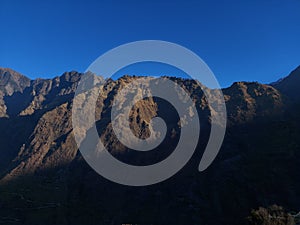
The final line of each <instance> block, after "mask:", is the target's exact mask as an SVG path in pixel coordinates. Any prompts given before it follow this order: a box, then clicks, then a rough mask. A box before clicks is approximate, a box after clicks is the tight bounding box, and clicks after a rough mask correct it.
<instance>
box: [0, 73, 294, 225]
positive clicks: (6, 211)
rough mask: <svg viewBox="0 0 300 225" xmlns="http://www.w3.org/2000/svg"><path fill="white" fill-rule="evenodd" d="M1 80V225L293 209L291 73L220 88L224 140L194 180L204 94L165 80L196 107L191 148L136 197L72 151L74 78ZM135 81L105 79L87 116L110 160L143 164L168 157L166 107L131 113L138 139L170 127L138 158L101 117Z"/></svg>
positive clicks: (153, 103)
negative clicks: (160, 123) (152, 125)
mask: <svg viewBox="0 0 300 225" xmlns="http://www.w3.org/2000/svg"><path fill="white" fill-rule="evenodd" d="M0 74H1V86H0V96H1V98H0V99H1V105H0V112H1V114H0V129H1V136H0V146H1V148H0V222H1V223H4V224H8V223H9V224H30V225H33V224H41V223H43V224H58V225H64V224H72V225H73V224H74V225H76V224H124V223H136V224H212V225H214V224H216V225H217V224H218V225H219V224H230V225H234V224H239V225H240V224H243V223H244V222H245V220H244V219H245V218H246V216H247V215H248V214H249V213H250V211H251V209H254V208H258V207H259V206H265V207H268V206H270V205H272V204H279V205H282V206H284V207H285V208H287V209H288V210H290V211H293V210H294V211H297V210H298V211H299V210H300V197H299V196H300V178H299V176H298V172H297V171H299V169H300V157H299V156H300V149H299V146H300V141H299V140H300V138H299V137H300V126H299V125H300V123H299V121H300V118H299V116H298V115H299V112H300V109H299V108H297V107H296V105H297V103H299V101H298V100H299V99H298V97H300V93H298V92H297V91H298V90H297V89H296V88H295V87H296V86H297V84H298V85H299V84H300V81H299V68H297V69H296V70H295V71H294V72H292V73H291V74H290V75H289V76H288V77H287V78H285V79H283V80H282V81H280V82H279V83H276V84H274V85H273V86H271V85H265V84H260V83H257V82H236V83H234V84H233V85H232V86H230V87H228V88H226V89H223V93H224V98H225V102H226V107H227V114H228V127H227V132H226V136H225V140H224V143H223V146H222V148H221V151H220V153H219V155H218V157H217V159H216V161H215V162H214V163H213V164H212V165H211V167H209V168H208V169H207V170H206V171H204V172H203V173H199V172H198V170H197V168H198V164H199V160H200V158H201V155H202V153H203V151H204V148H205V146H206V144H207V140H208V135H209V132H210V116H211V112H210V107H209V106H208V104H207V99H206V97H205V96H204V94H203V91H202V88H206V87H204V86H202V85H201V84H200V85H199V84H198V83H196V82H194V81H191V80H187V79H182V78H172V77H169V79H171V80H173V81H175V82H176V83H178V84H179V85H180V86H181V87H183V88H184V89H185V90H186V91H187V92H188V93H189V94H190V96H191V97H192V99H194V101H195V103H196V108H197V110H198V113H199V115H200V126H201V135H200V142H199V144H198V147H197V149H196V152H195V154H194V155H193V157H192V159H191V160H190V162H189V163H188V164H187V165H186V166H185V167H184V168H183V169H182V170H181V171H180V172H179V173H178V174H176V175H175V176H174V177H172V178H170V179H168V180H166V181H164V182H162V183H159V184H156V185H151V186H146V187H139V188H136V187H127V186H122V185H119V184H115V183H112V182H110V181H107V180H106V179H104V178H102V177H100V176H99V175H98V174H97V173H95V172H94V171H93V170H92V169H91V168H90V167H89V166H88V165H87V163H86V162H85V161H84V160H83V158H82V156H81V154H80V152H79V151H78V148H77V145H76V143H75V140H74V136H73V128H72V121H71V109H72V105H73V97H74V92H75V89H76V87H77V84H78V82H79V80H80V78H81V77H82V74H81V73H78V72H75V71H72V72H66V73H64V74H62V75H61V76H58V77H55V78H53V79H36V80H29V79H28V78H26V77H25V76H23V75H21V74H19V73H17V72H15V71H12V70H10V69H0ZM297 74H298V75H297ZM135 79H137V77H131V76H123V77H121V78H119V79H118V80H115V81H114V80H108V81H107V82H106V84H105V86H104V87H103V91H102V92H101V94H100V95H99V97H98V99H97V103H96V110H95V112H96V115H95V117H96V120H97V129H98V133H99V135H100V138H101V140H102V141H103V142H104V144H105V145H106V146H107V147H108V149H109V151H110V152H111V154H112V155H113V156H114V157H116V158H118V159H119V160H121V161H124V162H127V163H130V164H134V165H145V164H150V163H153V162H157V161H160V160H162V159H164V158H166V157H167V156H168V155H169V154H170V153H171V152H172V150H173V149H174V147H175V146H176V144H177V141H178V136H179V134H180V128H179V127H178V121H179V119H180V118H178V116H177V115H176V112H175V111H174V108H172V106H170V104H168V103H167V102H165V101H163V100H161V99H157V98H146V99H144V100H142V101H140V102H138V103H137V104H136V105H135V106H134V107H133V109H132V111H131V114H130V118H131V119H130V120H131V129H132V131H133V133H134V134H135V135H136V136H138V137H140V138H145V137H147V136H149V134H150V133H149V132H150V131H149V128H148V124H149V121H150V119H151V118H152V117H153V116H156V115H159V116H161V117H162V118H163V119H164V120H166V121H167V124H168V125H169V127H168V130H167V136H166V139H165V140H164V141H163V143H162V144H161V145H160V146H158V147H157V149H155V150H153V151H150V152H149V153H148V152H147V153H146V154H140V153H139V154H137V153H136V152H135V151H132V150H131V149H128V148H126V147H125V146H123V145H122V143H120V142H119V141H118V140H117V138H116V136H115V134H114V132H113V130H112V126H111V121H110V113H111V108H112V102H113V99H114V98H115V96H116V94H117V93H119V91H120V90H121V89H122V88H123V87H124V86H126V85H127V84H129V83H131V82H132V81H134V80H135ZM208 91H209V92H210V93H211V94H212V95H213V93H214V91H213V90H208ZM291 93H292V94H291ZM86 97H87V96H83V98H86ZM122 101H126V99H122ZM212 110H213V109H212Z"/></svg>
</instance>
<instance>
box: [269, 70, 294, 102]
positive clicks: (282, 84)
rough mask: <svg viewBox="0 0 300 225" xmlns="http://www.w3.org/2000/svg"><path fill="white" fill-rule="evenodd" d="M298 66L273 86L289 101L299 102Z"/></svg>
mask: <svg viewBox="0 0 300 225" xmlns="http://www.w3.org/2000/svg"><path fill="white" fill-rule="evenodd" d="M299 84H300V66H298V67H297V68H296V69H295V70H293V71H292V72H291V73H290V74H289V75H288V76H287V77H285V78H283V79H282V80H280V81H279V82H277V83H275V84H273V86H274V87H275V88H276V89H278V90H279V91H280V92H281V93H283V94H285V95H286V96H288V97H289V98H290V99H291V100H295V101H299V99H300V90H299Z"/></svg>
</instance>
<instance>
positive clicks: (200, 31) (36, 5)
mask: <svg viewBox="0 0 300 225" xmlns="http://www.w3.org/2000/svg"><path fill="white" fill-rule="evenodd" d="M0 25H1V34H0V66H1V67H10V68H12V69H14V70H17V71H19V72H21V73H23V74H25V75H27V76H29V77H30V78H36V77H46V78H50V77H54V76H56V75H60V74H62V73H63V72H64V71H70V70H77V71H81V72H83V71H85V69H86V68H87V67H88V65H89V64H90V63H91V62H92V61H93V60H94V59H96V58H97V57H98V56H99V55H101V54H103V53H104V52H105V51H107V50H109V49H111V48H113V47H116V46H118V45H120V44H124V43H126V42H131V41H136V40H144V39H158V40H165V41H170V42H175V43H178V44H180V45H183V46H185V47H187V48H189V49H191V50H192V51H194V52H196V53H197V54H198V55H199V56H200V57H201V58H202V59H203V60H204V61H205V62H206V63H207V64H208V65H209V66H210V68H211V69H212V70H213V72H214V73H215V75H216V77H217V79H218V80H219V82H220V84H221V86H223V87H225V86H228V85H230V84H231V83H232V82H233V81H238V80H246V81H259V82H263V83H268V82H271V81H275V80H277V79H278V78H280V77H282V76H285V75H287V74H288V73H289V72H290V71H291V70H292V69H294V68H295V67H297V66H298V65H300V1H299V0H289V1H283V0H268V1H259V0H256V1H241V0H239V1H230V0H229V1H225V0H224V1H213V0H210V1H209V0H208V1H201V0H198V1H188V0H184V1H171V0H169V1H159V0H151V1H130V0H129V1H100V0H99V1H90V0H85V1H76V0H75V1H55V0H54V1H29V0H28V1H21V0H20V1H14V0H0ZM139 69H140V70H141V71H139V70H138V69H137V71H136V74H138V73H145V71H143V70H142V69H141V68H139ZM150 72H151V71H150Z"/></svg>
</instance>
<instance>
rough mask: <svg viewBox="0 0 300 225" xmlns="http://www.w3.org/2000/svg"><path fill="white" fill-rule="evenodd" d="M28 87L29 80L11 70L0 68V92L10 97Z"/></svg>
mask: <svg viewBox="0 0 300 225" xmlns="http://www.w3.org/2000/svg"><path fill="white" fill-rule="evenodd" d="M29 85H30V79H29V78H28V77H26V76H24V75H22V74H20V73H18V72H16V71H14V70H12V69H9V68H1V67H0V91H1V92H3V93H5V94H8V95H12V94H13V93H14V92H16V91H20V92H22V91H23V90H24V89H25V88H26V87H28V86H29Z"/></svg>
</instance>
